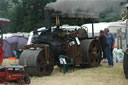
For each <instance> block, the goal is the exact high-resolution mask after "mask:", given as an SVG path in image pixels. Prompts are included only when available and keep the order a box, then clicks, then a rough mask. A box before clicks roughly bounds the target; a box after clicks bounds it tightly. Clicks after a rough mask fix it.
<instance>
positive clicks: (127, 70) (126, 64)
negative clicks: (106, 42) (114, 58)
mask: <svg viewBox="0 0 128 85" xmlns="http://www.w3.org/2000/svg"><path fill="white" fill-rule="evenodd" d="M123 68H124V74H125V77H126V79H128V54H126V53H125V54H124V60H123Z"/></svg>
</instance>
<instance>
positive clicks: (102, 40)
mask: <svg viewBox="0 0 128 85" xmlns="http://www.w3.org/2000/svg"><path fill="white" fill-rule="evenodd" d="M99 34H100V36H99V41H100V45H101V48H102V51H103V59H105V58H106V53H105V48H106V47H107V46H108V40H107V36H106V35H105V33H104V30H100V33H99Z"/></svg>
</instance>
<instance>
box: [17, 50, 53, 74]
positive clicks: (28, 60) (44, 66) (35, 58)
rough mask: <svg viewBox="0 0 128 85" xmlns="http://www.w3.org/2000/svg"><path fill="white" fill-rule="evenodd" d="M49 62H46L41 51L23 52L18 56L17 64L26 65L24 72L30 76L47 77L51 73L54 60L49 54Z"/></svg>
mask: <svg viewBox="0 0 128 85" xmlns="http://www.w3.org/2000/svg"><path fill="white" fill-rule="evenodd" d="M48 59H49V62H47V61H46V57H45V53H44V50H43V49H36V50H31V49H27V50H24V51H23V52H22V54H21V56H20V60H19V64H20V65H25V64H26V65H27V67H25V71H26V72H27V73H28V74H29V75H30V76H48V75H50V74H51V73H52V71H53V66H54V58H53V56H51V55H50V54H49V58H48Z"/></svg>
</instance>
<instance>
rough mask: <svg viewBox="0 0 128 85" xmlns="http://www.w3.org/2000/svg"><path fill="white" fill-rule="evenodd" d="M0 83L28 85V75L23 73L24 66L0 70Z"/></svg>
mask: <svg viewBox="0 0 128 85" xmlns="http://www.w3.org/2000/svg"><path fill="white" fill-rule="evenodd" d="M0 83H18V85H24V83H25V84H30V79H29V77H28V75H27V74H26V73H25V72H24V66H21V65H9V66H7V67H1V68H0Z"/></svg>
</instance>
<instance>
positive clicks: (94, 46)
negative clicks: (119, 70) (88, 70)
mask: <svg viewBox="0 0 128 85" xmlns="http://www.w3.org/2000/svg"><path fill="white" fill-rule="evenodd" d="M81 48H82V54H83V63H87V62H88V65H89V66H91V67H96V66H98V65H99V64H100V62H101V56H102V54H101V52H102V50H101V47H100V45H99V42H98V41H97V40H94V39H87V40H83V41H82V45H81Z"/></svg>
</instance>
